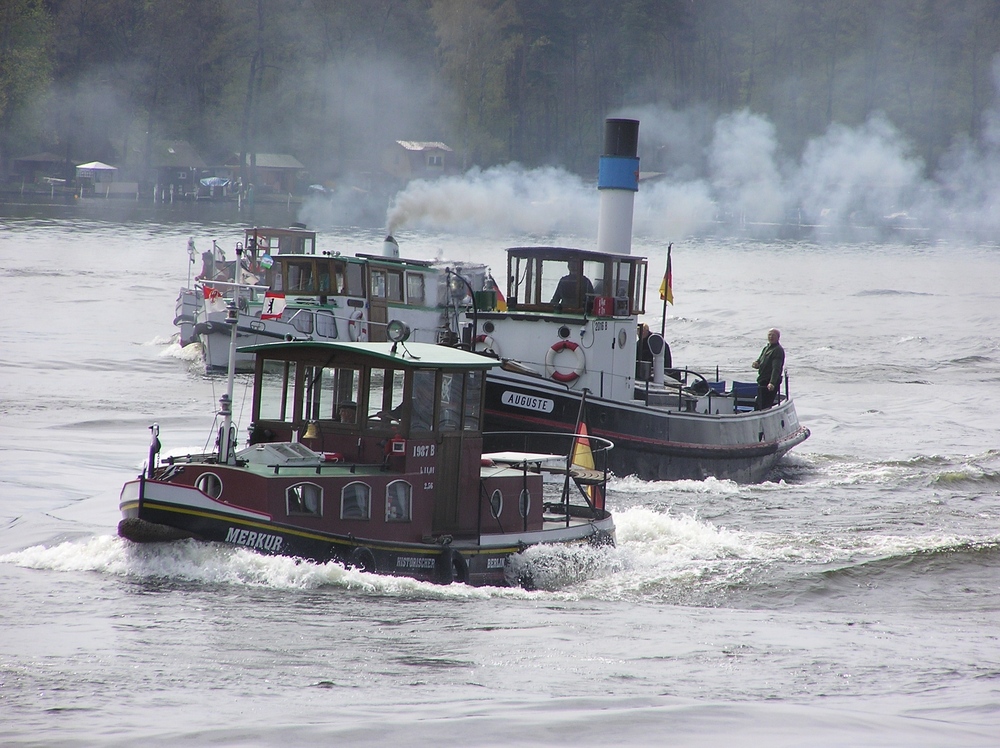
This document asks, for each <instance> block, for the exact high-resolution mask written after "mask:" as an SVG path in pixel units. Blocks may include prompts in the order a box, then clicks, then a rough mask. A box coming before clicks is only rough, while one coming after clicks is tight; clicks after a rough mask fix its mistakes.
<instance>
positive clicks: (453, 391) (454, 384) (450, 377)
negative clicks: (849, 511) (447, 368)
mask: <svg viewBox="0 0 1000 748" xmlns="http://www.w3.org/2000/svg"><path fill="white" fill-rule="evenodd" d="M464 378H465V375H464V374H461V373H457V372H446V373H444V374H442V375H441V408H440V410H439V411H438V430H439V431H458V430H459V429H460V428H461V427H462V380H463V379H464Z"/></svg>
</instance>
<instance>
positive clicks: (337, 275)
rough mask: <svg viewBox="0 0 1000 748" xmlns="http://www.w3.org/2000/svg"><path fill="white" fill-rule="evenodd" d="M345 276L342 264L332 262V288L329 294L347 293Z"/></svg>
mask: <svg viewBox="0 0 1000 748" xmlns="http://www.w3.org/2000/svg"><path fill="white" fill-rule="evenodd" d="M346 277H347V276H346V275H345V273H344V263H342V262H334V263H333V288H332V289H330V291H331V293H335V294H342V293H347V284H346Z"/></svg>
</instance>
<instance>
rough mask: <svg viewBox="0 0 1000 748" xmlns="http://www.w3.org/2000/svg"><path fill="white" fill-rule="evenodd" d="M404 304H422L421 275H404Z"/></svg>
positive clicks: (422, 284)
mask: <svg viewBox="0 0 1000 748" xmlns="http://www.w3.org/2000/svg"><path fill="white" fill-rule="evenodd" d="M406 303H407V304H420V305H422V304H423V303H424V276H423V275H422V274H421V273H407V274H406Z"/></svg>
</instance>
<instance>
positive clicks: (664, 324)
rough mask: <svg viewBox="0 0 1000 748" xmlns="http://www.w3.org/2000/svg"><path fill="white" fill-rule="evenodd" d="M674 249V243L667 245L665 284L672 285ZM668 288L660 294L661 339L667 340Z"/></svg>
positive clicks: (664, 271) (664, 270) (664, 272)
mask: <svg viewBox="0 0 1000 748" xmlns="http://www.w3.org/2000/svg"><path fill="white" fill-rule="evenodd" d="M673 247H674V243H673V242H670V244H668V245H667V266H666V267H665V268H664V269H663V283H664V284H669V283H670V280H668V278H667V276H668V275H669V273H670V250H671V249H673ZM668 288H669V285H667V286H666V288H665V289H664V292H663V293H661V294H660V298H661V299H662V300H663V317H662V318H661V319H660V337H661V338H666V336H667V296H668V295H669V294H668V293H667V290H666V289H668Z"/></svg>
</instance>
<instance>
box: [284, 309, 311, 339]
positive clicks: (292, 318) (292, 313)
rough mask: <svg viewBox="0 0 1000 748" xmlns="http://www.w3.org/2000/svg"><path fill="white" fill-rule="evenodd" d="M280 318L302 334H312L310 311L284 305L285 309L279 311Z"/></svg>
mask: <svg viewBox="0 0 1000 748" xmlns="http://www.w3.org/2000/svg"><path fill="white" fill-rule="evenodd" d="M281 319H282V321H284V322H288V323H289V324H291V326H292V327H294V328H295V329H296V330H298V331H299V332H300V333H302V334H303V335H312V331H313V315H312V312H307V311H306V310H305V309H289V308H288V307H285V310H284V311H283V312H282V313H281Z"/></svg>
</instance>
